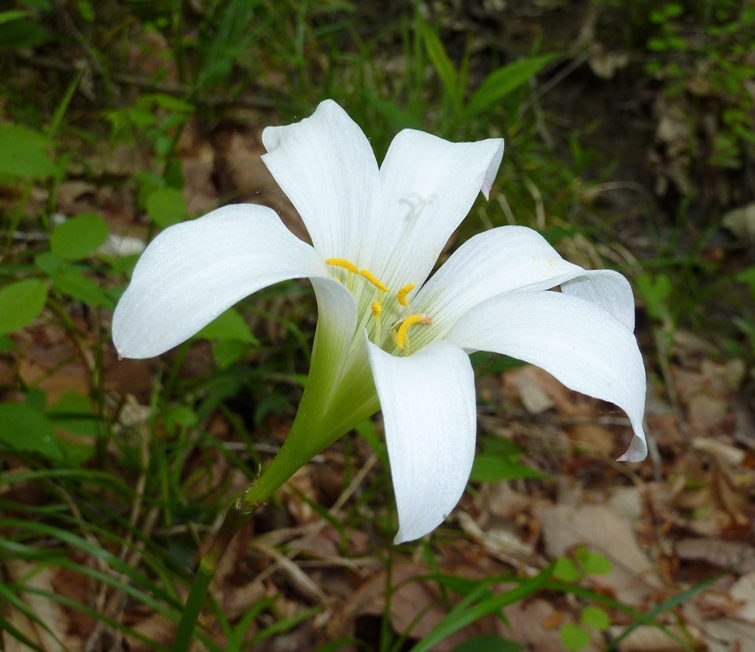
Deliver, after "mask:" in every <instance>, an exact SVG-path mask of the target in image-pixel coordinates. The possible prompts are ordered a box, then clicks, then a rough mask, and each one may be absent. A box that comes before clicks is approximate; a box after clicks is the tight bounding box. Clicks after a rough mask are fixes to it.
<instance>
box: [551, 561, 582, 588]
mask: <svg viewBox="0 0 755 652" xmlns="http://www.w3.org/2000/svg"><path fill="white" fill-rule="evenodd" d="M553 577H555V578H556V579H557V580H560V581H561V582H566V583H567V584H573V583H574V582H578V581H579V579H580V578H581V577H582V573H580V572H579V569H578V568H577V565H576V564H575V563H574V562H573V561H572V560H571V559H569V558H568V557H559V558H558V559H556V563H555V564H554V566H553Z"/></svg>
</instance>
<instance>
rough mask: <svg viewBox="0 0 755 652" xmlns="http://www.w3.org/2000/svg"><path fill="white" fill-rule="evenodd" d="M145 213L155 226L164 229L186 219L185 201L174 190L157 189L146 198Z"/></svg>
mask: <svg viewBox="0 0 755 652" xmlns="http://www.w3.org/2000/svg"><path fill="white" fill-rule="evenodd" d="M147 213H148V215H149V216H150V217H151V218H152V219H153V220H154V221H155V224H157V225H158V226H159V227H160V228H162V229H166V228H168V227H169V226H172V225H173V224H178V223H179V222H182V221H183V220H185V219H186V218H187V217H188V209H187V207H186V199H184V196H183V193H182V192H181V191H180V190H177V189H176V188H158V189H157V190H155V191H154V192H153V193H152V194H151V195H150V196H149V197H148V198H147Z"/></svg>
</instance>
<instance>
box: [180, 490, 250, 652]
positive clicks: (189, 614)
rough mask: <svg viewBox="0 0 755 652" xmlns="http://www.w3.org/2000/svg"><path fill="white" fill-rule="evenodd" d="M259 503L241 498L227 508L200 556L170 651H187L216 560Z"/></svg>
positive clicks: (215, 567) (215, 566) (212, 575)
mask: <svg viewBox="0 0 755 652" xmlns="http://www.w3.org/2000/svg"><path fill="white" fill-rule="evenodd" d="M260 504H261V503H250V502H248V501H247V500H244V499H243V498H239V499H238V500H237V501H236V502H235V503H233V505H231V507H230V508H229V509H228V513H227V514H226V515H225V519H224V520H223V524H222V525H221V526H220V530H219V531H218V533H217V534H216V535H215V538H214V539H213V541H212V544H211V545H210V548H209V550H207V552H206V553H205V554H204V556H203V557H202V561H201V562H200V563H199V569H198V570H197V574H196V575H195V576H194V581H193V582H192V585H191V590H190V591H189V597H188V598H186V605H185V606H184V611H183V614H181V621H180V622H179V623H178V630H177V631H176V638H175V639H174V640H173V647H172V651H173V652H187V651H188V649H189V645H190V644H191V639H192V638H193V637H194V629H195V628H196V625H197V620H198V619H199V612H200V611H201V610H202V604H204V599H205V596H206V595H207V590H208V589H209V587H210V582H211V581H212V578H213V577H214V575H215V571H216V570H217V568H218V561H220V558H221V557H222V556H223V553H224V552H225V551H226V549H227V548H228V545H229V544H230V543H231V540H232V539H233V537H234V536H236V533H237V532H238V531H239V530H240V529H241V526H242V525H244V523H246V522H247V521H248V520H249V519H250V518H251V517H252V514H254V511H255V510H256V509H257V508H258V507H259V506H260Z"/></svg>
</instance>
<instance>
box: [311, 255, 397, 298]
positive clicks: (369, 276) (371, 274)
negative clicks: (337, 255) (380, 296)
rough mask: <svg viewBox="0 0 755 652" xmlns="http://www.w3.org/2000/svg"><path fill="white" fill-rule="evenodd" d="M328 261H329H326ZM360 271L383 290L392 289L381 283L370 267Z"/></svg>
mask: <svg viewBox="0 0 755 652" xmlns="http://www.w3.org/2000/svg"><path fill="white" fill-rule="evenodd" d="M325 262H327V261H325ZM359 273H360V274H361V275H362V276H364V277H365V278H366V279H367V280H368V281H369V282H370V283H372V284H373V285H374V286H375V287H376V288H377V289H378V290H380V291H381V292H390V290H389V289H388V288H387V287H386V286H385V284H384V283H381V282H380V281H379V280H378V278H377V277H376V276H375V275H374V274H373V273H372V272H371V271H370V270H368V269H363V270H360V271H359Z"/></svg>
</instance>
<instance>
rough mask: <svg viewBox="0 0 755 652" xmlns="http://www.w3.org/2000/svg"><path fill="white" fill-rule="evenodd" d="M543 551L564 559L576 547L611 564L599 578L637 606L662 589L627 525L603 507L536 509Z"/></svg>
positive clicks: (628, 522) (633, 532)
mask: <svg viewBox="0 0 755 652" xmlns="http://www.w3.org/2000/svg"><path fill="white" fill-rule="evenodd" d="M535 516H536V517H537V518H538V519H539V520H540V523H541V526H542V531H543V539H544V541H545V548H546V551H547V553H548V556H549V557H550V558H551V559H555V558H556V557H561V556H564V555H566V554H567V553H568V552H569V551H570V550H571V549H573V548H575V547H576V546H578V545H584V546H586V547H587V548H588V549H589V550H591V551H592V552H598V553H600V554H602V555H604V556H605V557H606V558H608V559H609V560H610V561H611V564H612V569H611V572H610V573H608V574H607V575H602V576H600V583H601V584H607V585H609V586H610V587H611V588H612V589H613V590H614V591H615V593H616V595H617V596H618V599H619V600H621V601H622V602H626V603H627V604H630V605H634V606H638V605H641V604H642V602H643V599H644V598H645V597H646V596H647V595H648V594H650V593H651V592H652V591H654V590H657V589H658V588H660V587H661V586H662V583H661V581H660V578H659V576H658V574H657V573H656V571H655V569H654V567H653V565H652V564H651V562H650V560H649V559H648V557H647V555H646V554H645V552H644V551H643V550H642V548H640V546H639V544H638V543H637V534H636V533H635V531H634V527H633V526H632V524H631V522H630V521H629V520H628V519H626V518H624V517H622V516H621V515H620V514H618V513H617V512H616V511H614V510H613V509H612V508H611V507H607V506H604V505H582V506H579V505H551V506H543V507H540V508H536V510H535Z"/></svg>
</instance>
